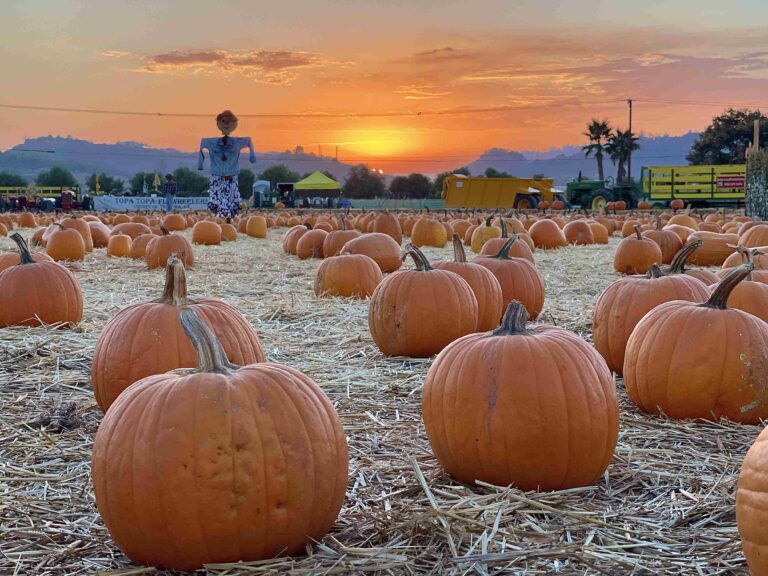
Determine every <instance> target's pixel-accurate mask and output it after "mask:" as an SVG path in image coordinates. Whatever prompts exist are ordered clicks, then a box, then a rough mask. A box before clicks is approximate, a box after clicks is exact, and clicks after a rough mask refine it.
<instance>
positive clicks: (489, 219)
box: [485, 215, 493, 227]
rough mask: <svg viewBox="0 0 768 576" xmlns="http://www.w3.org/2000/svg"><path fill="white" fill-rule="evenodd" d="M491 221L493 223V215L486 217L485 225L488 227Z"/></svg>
mask: <svg viewBox="0 0 768 576" xmlns="http://www.w3.org/2000/svg"><path fill="white" fill-rule="evenodd" d="M492 221H493V215H490V216H488V218H486V219H485V225H486V226H488V227H490V226H491V222H492Z"/></svg>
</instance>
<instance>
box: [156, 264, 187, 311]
mask: <svg viewBox="0 0 768 576" xmlns="http://www.w3.org/2000/svg"><path fill="white" fill-rule="evenodd" d="M160 302H162V303H163V304H173V305H174V306H183V305H184V304H187V303H189V299H188V298H187V271H186V270H185V268H184V263H183V262H182V261H181V260H179V258H178V256H176V253H175V252H174V253H173V254H171V255H170V256H169V257H168V262H167V263H166V266H165V289H164V290H163V296H162V298H160Z"/></svg>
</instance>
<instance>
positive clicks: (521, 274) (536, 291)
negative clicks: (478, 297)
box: [473, 235, 544, 320]
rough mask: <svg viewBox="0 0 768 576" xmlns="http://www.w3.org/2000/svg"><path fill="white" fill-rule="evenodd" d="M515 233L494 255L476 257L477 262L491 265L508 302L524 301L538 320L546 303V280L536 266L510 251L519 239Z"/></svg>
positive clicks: (505, 304)
mask: <svg viewBox="0 0 768 576" xmlns="http://www.w3.org/2000/svg"><path fill="white" fill-rule="evenodd" d="M516 240H517V236H516V235H515V236H512V237H511V238H510V239H509V240H507V242H506V243H505V244H504V246H502V248H501V250H499V252H498V254H496V255H494V256H482V257H480V258H475V259H474V260H473V262H474V263H475V264H479V265H480V266H484V267H485V268H488V270H490V271H491V272H492V273H493V275H494V276H496V279H497V280H498V281H499V284H500V285H501V293H502V298H503V301H504V306H508V305H509V304H510V303H511V302H513V301H518V302H522V304H523V305H524V306H525V308H526V309H527V310H528V314H530V317H531V320H535V319H536V318H537V317H538V315H539V313H540V312H541V309H542V308H543V307H544V280H543V279H542V277H541V274H539V271H538V270H537V269H536V266H534V265H533V264H531V263H530V262H529V261H528V260H525V259H523V258H515V257H513V256H510V255H509V249H510V248H511V246H512V245H513V244H514V243H515V242H516Z"/></svg>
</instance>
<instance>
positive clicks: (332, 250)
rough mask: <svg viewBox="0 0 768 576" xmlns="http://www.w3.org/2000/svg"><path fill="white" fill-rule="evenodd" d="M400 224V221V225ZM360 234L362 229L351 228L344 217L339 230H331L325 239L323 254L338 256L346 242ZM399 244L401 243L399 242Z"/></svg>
mask: <svg viewBox="0 0 768 576" xmlns="http://www.w3.org/2000/svg"><path fill="white" fill-rule="evenodd" d="M399 225H400V224H399V223H398V226H399ZM358 236H360V231H359V230H355V229H354V228H352V229H350V228H348V226H347V220H346V219H345V218H344V217H342V218H341V225H340V229H339V230H334V231H333V232H330V233H329V234H328V236H326V237H325V240H323V256H325V257H326V258H328V257H329V256H338V255H339V254H340V253H341V249H342V248H344V244H346V243H347V242H349V241H350V240H352V239H353V238H357V237H358ZM398 244H399V243H398Z"/></svg>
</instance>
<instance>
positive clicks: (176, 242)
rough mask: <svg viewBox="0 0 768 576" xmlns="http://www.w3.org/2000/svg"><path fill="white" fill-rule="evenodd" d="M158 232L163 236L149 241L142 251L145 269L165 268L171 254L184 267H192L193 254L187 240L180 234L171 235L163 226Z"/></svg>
mask: <svg viewBox="0 0 768 576" xmlns="http://www.w3.org/2000/svg"><path fill="white" fill-rule="evenodd" d="M160 230H161V232H162V233H163V235H162V236H158V237H157V238H153V239H152V240H150V241H149V244H147V248H146V249H145V251H144V258H145V260H146V261H147V268H148V269H149V270H153V269H154V268H165V265H166V264H167V262H168V258H170V256H171V255H172V254H175V255H176V256H178V258H179V259H180V260H181V262H182V264H184V266H185V267H187V268H191V267H192V266H194V265H195V253H194V251H193V250H192V244H190V243H189V240H187V239H186V238H184V236H181V235H180V234H171V233H170V232H169V231H168V229H167V228H166V227H165V226H160Z"/></svg>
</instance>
